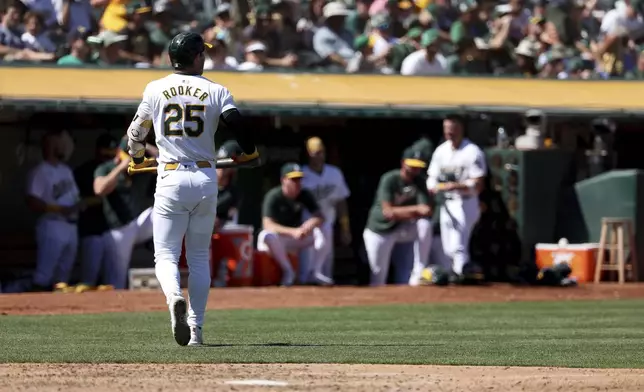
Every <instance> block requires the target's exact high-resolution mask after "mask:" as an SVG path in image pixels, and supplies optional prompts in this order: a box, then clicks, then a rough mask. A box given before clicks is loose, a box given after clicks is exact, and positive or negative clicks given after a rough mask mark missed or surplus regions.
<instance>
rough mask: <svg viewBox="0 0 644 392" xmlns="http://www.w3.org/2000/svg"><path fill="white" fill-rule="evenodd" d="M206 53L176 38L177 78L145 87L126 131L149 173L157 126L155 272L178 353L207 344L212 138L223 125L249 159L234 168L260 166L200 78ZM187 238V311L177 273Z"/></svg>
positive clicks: (226, 104) (233, 118)
mask: <svg viewBox="0 0 644 392" xmlns="http://www.w3.org/2000/svg"><path fill="white" fill-rule="evenodd" d="M206 47H208V44H206V43H204V41H203V38H202V37H201V36H200V35H198V34H195V33H179V34H178V35H176V36H175V37H174V38H173V39H172V41H171V42H170V45H169V48H168V54H169V57H170V61H171V63H172V66H173V68H174V69H175V72H174V73H173V74H170V75H168V76H166V77H164V78H162V79H158V80H155V81H152V82H150V83H149V84H148V85H147V87H146V88H145V91H144V93H143V100H142V102H141V103H140V105H139V108H138V110H137V112H136V115H135V117H134V119H133V121H132V124H131V125H130V127H129V128H128V132H127V135H128V138H129V141H128V145H129V153H130V155H131V156H132V163H133V167H134V168H139V167H145V166H146V165H149V163H148V162H150V161H149V160H145V159H144V155H145V138H146V136H147V134H148V132H149V130H150V128H151V127H152V126H153V125H154V131H155V136H156V144H157V147H158V148H159V158H158V160H157V161H158V178H157V185H156V193H155V200H154V207H153V212H152V222H153V233H154V248H155V249H154V253H155V254H154V258H155V270H156V276H157V279H158V280H159V284H160V285H161V288H162V290H163V293H164V294H165V296H166V299H167V303H168V306H169V309H170V319H171V323H172V333H173V335H174V338H175V340H176V342H177V343H178V344H179V345H181V346H185V345H201V344H203V334H202V326H203V322H204V313H205V310H206V303H207V300H208V292H209V289H210V254H209V253H210V252H209V251H210V244H211V238H212V232H213V227H214V224H215V216H216V213H217V189H218V186H217V172H216V168H215V164H216V159H217V150H216V149H215V143H214V136H215V132H216V131H217V127H218V125H219V121H220V119H221V120H222V121H224V123H225V124H226V125H227V127H228V128H229V129H230V130H231V131H233V132H235V134H236V138H237V141H238V142H239V145H240V147H241V149H242V151H243V152H244V153H243V154H242V155H240V156H238V157H235V159H236V161H237V162H240V163H245V162H249V161H254V160H257V159H259V153H258V152H257V149H256V147H255V144H254V143H253V141H252V140H251V137H250V135H249V134H248V133H246V130H245V129H244V128H243V126H242V125H241V122H242V117H241V114H240V113H239V111H238V110H237V108H236V106H235V101H234V100H233V97H232V95H231V93H230V91H228V89H227V88H225V87H223V86H221V85H219V84H217V83H214V82H212V81H210V80H208V79H206V78H204V77H203V76H202V74H203V66H204V61H205V55H204V50H205V48H206ZM184 236H185V245H186V258H187V262H188V269H189V277H188V293H189V298H190V305H189V307H188V304H187V302H186V300H185V299H184V297H183V294H182V292H181V287H180V281H179V268H178V264H179V258H180V256H181V250H182V243H183V239H184ZM186 312H187V315H186ZM186 316H187V317H186Z"/></svg>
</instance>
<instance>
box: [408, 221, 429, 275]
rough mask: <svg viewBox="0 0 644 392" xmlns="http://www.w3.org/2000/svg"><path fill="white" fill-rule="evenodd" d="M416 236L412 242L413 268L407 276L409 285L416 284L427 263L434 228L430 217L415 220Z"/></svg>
mask: <svg viewBox="0 0 644 392" xmlns="http://www.w3.org/2000/svg"><path fill="white" fill-rule="evenodd" d="M416 228H417V229H418V238H417V239H416V241H415V242H414V268H413V269H412V271H411V276H410V278H409V285H410V286H418V285H419V284H420V278H421V275H422V273H423V269H424V268H425V267H427V264H429V252H430V251H431V248H432V240H433V238H434V230H433V226H432V221H431V219H427V218H423V219H418V220H417V221H416Z"/></svg>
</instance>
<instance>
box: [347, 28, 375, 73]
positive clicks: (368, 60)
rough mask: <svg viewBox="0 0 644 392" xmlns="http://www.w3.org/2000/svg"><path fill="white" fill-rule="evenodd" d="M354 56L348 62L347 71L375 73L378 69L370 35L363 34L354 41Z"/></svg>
mask: <svg viewBox="0 0 644 392" xmlns="http://www.w3.org/2000/svg"><path fill="white" fill-rule="evenodd" d="M353 49H354V50H355V54H354V56H353V57H352V58H351V59H350V60H349V62H348V64H347V69H346V71H347V73H373V72H376V71H377V66H376V61H375V58H374V55H373V49H372V48H371V45H370V44H369V37H367V36H366V35H361V36H359V37H356V39H355V40H354V41H353Z"/></svg>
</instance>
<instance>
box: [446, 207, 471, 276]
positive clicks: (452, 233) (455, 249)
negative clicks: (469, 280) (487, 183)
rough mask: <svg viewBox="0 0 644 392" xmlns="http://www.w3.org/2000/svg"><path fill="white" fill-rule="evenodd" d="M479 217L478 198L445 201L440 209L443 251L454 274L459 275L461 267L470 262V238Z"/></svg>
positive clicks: (461, 270)
mask: <svg viewBox="0 0 644 392" xmlns="http://www.w3.org/2000/svg"><path fill="white" fill-rule="evenodd" d="M480 216H481V212H480V208H479V199H478V197H469V198H465V199H461V198H455V199H447V200H445V203H443V206H442V207H441V212H440V225H441V242H442V243H443V251H444V252H445V255H446V256H447V257H448V258H449V259H451V260H452V270H453V271H454V273H456V274H461V273H462V272H463V266H464V265H465V264H467V263H468V262H469V261H470V254H469V249H468V247H469V244H470V236H471V234H472V229H474V225H476V222H478V220H479V217H480Z"/></svg>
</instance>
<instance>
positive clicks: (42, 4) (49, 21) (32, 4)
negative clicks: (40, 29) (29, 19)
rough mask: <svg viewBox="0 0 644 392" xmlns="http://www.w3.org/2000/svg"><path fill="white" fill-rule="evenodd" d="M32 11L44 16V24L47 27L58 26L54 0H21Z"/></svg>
mask: <svg viewBox="0 0 644 392" xmlns="http://www.w3.org/2000/svg"><path fill="white" fill-rule="evenodd" d="M20 1H21V2H22V4H23V5H25V6H26V7H27V9H28V10H29V11H31V12H32V13H37V14H40V15H42V16H43V24H44V26H45V27H46V28H47V29H50V28H54V27H56V26H58V18H57V13H56V9H55V8H54V2H53V1H52V0H20Z"/></svg>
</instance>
